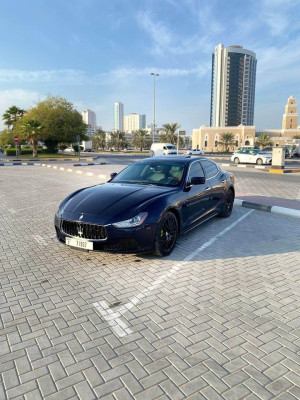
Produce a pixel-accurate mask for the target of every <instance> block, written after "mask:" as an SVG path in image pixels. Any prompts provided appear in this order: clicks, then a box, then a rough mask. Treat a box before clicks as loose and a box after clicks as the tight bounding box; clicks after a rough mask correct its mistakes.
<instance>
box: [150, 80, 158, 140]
mask: <svg viewBox="0 0 300 400" xmlns="http://www.w3.org/2000/svg"><path fill="white" fill-rule="evenodd" d="M150 75H153V78H154V91H153V143H154V142H155V86H156V77H157V76H159V74H155V73H154V72H151V74H150Z"/></svg>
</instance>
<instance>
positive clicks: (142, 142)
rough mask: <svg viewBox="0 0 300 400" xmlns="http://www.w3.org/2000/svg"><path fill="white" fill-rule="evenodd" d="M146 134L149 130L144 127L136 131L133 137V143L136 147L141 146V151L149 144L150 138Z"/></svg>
mask: <svg viewBox="0 0 300 400" xmlns="http://www.w3.org/2000/svg"><path fill="white" fill-rule="evenodd" d="M146 135H147V131H146V130H144V129H140V130H138V131H136V132H135V134H134V137H133V139H132V145H133V146H134V147H139V148H140V151H143V148H145V147H146V146H147V145H149V139H148V138H147V137H146Z"/></svg>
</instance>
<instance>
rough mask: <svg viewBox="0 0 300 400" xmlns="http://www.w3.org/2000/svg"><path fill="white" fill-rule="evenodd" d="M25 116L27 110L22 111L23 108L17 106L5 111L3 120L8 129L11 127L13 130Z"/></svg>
mask: <svg viewBox="0 0 300 400" xmlns="http://www.w3.org/2000/svg"><path fill="white" fill-rule="evenodd" d="M24 114H25V110H22V109H21V108H19V107H17V106H11V107H10V108H9V109H8V110H6V111H5V113H4V114H3V116H2V119H3V121H5V122H4V124H5V125H7V127H8V129H9V128H10V126H12V130H13V129H14V127H15V123H16V122H17V121H18V119H20V118H22V117H23V115H24Z"/></svg>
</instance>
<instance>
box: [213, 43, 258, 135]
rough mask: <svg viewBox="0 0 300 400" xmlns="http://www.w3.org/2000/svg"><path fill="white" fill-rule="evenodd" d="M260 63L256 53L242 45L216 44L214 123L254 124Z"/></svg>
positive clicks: (214, 58)
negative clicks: (257, 76) (257, 67)
mask: <svg viewBox="0 0 300 400" xmlns="http://www.w3.org/2000/svg"><path fill="white" fill-rule="evenodd" d="M256 64H257V60H256V54H255V53H254V52H253V51H250V50H246V49H243V47H242V46H229V47H226V48H224V46H223V45H222V44H219V45H217V46H216V47H215V52H214V54H213V55H212V80H211V109H210V126H214V127H221V126H238V125H240V124H243V125H247V126H252V125H253V121H254V100H255V80H256Z"/></svg>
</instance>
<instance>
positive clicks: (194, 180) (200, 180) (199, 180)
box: [190, 176, 205, 185]
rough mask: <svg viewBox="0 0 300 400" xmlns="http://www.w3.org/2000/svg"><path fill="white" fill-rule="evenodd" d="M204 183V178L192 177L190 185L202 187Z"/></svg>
mask: <svg viewBox="0 0 300 400" xmlns="http://www.w3.org/2000/svg"><path fill="white" fill-rule="evenodd" d="M204 183H205V178H204V176H194V177H193V178H192V179H191V182H190V184H191V185H203V184H204Z"/></svg>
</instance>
